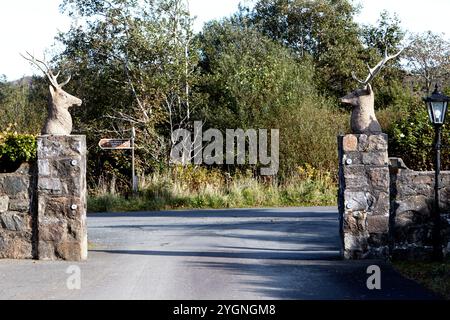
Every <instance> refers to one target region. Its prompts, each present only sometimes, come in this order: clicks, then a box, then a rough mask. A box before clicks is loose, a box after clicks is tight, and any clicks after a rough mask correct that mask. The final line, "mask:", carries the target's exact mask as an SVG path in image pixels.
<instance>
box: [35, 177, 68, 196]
mask: <svg viewBox="0 0 450 320" xmlns="http://www.w3.org/2000/svg"><path fill="white" fill-rule="evenodd" d="M38 190H39V192H44V193H50V194H61V193H62V191H63V187H62V184H61V180H60V179H58V178H46V177H39V180H38Z"/></svg>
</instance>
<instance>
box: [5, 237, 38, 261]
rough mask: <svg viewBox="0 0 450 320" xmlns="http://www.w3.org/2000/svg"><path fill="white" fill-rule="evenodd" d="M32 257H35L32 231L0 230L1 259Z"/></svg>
mask: <svg viewBox="0 0 450 320" xmlns="http://www.w3.org/2000/svg"><path fill="white" fill-rule="evenodd" d="M32 258H34V251H33V243H32V234H31V233H30V232H1V231H0V259H32Z"/></svg>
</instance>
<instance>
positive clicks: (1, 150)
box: [0, 124, 37, 171]
mask: <svg viewBox="0 0 450 320" xmlns="http://www.w3.org/2000/svg"><path fill="white" fill-rule="evenodd" d="M13 126H14V125H13V124H9V125H8V127H7V128H6V130H5V131H3V132H2V133H1V134H0V168H1V170H2V171H9V170H11V169H12V168H15V167H17V166H18V165H20V164H21V163H22V162H24V161H27V162H28V161H34V160H36V157H37V143H36V137H35V136H33V135H30V134H19V133H17V132H16V131H12V128H13Z"/></svg>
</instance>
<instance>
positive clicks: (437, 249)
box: [424, 84, 450, 261]
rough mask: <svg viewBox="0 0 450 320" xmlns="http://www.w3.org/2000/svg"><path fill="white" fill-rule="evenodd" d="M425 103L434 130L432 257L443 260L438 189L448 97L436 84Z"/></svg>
mask: <svg viewBox="0 0 450 320" xmlns="http://www.w3.org/2000/svg"><path fill="white" fill-rule="evenodd" d="M424 101H425V103H426V105H427V109H428V115H429V117H430V121H431V123H432V125H433V126H434V130H435V140H434V142H435V144H434V148H435V184H434V208H433V215H432V217H433V234H432V235H433V240H432V241H433V259H434V260H436V261H442V260H443V253H442V241H441V213H440V209H439V203H440V199H439V191H440V190H441V189H442V184H441V148H442V143H441V135H442V126H443V125H444V123H445V118H446V116H447V108H448V102H449V101H450V98H449V97H447V96H445V95H443V94H442V93H440V92H439V88H438V85H437V84H436V87H435V90H434V92H433V93H432V95H431V96H429V97H427V98H424Z"/></svg>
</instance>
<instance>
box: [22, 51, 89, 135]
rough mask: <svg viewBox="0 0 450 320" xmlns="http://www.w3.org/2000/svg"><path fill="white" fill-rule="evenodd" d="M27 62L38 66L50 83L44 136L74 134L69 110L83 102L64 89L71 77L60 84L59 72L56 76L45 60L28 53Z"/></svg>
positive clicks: (43, 129)
mask: <svg viewBox="0 0 450 320" xmlns="http://www.w3.org/2000/svg"><path fill="white" fill-rule="evenodd" d="M22 57H23V58H25V59H26V60H28V61H30V62H31V63H32V64H34V65H35V66H37V67H38V68H39V70H41V71H42V72H43V73H44V74H45V75H46V76H47V78H48V80H49V81H50V86H49V89H50V99H49V103H48V117H47V120H46V121H45V125H44V127H43V128H42V134H43V135H70V133H71V132H72V116H71V115H70V112H69V108H70V107H72V106H81V104H82V101H81V100H80V99H78V98H77V97H74V96H72V95H70V94H68V93H67V92H65V91H64V90H63V87H64V86H65V85H66V84H68V83H69V81H70V76H69V77H68V79H67V80H66V81H64V82H63V83H58V76H59V74H60V73H59V72H58V73H57V74H56V75H54V74H53V72H52V70H51V69H50V68H49V66H48V64H47V63H46V62H45V61H43V60H38V59H36V58H35V57H34V56H33V55H31V54H30V53H28V52H27V56H23V55H22Z"/></svg>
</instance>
